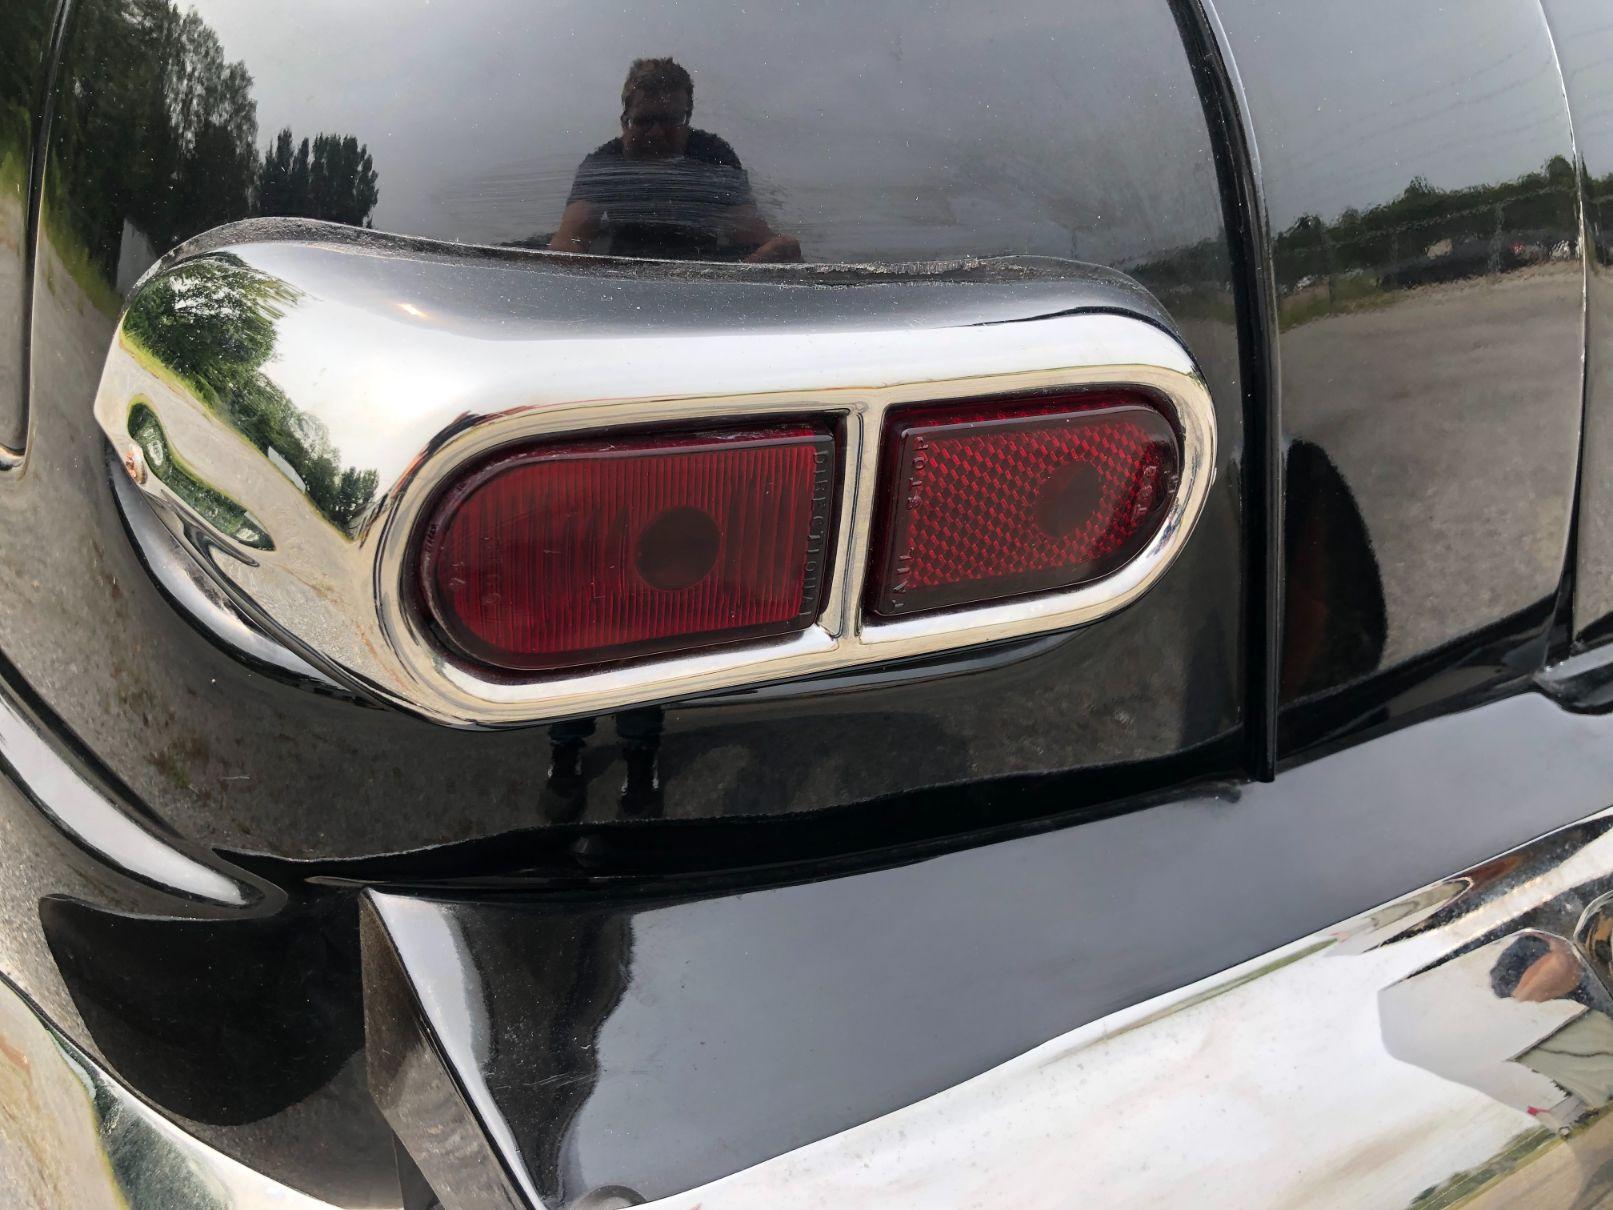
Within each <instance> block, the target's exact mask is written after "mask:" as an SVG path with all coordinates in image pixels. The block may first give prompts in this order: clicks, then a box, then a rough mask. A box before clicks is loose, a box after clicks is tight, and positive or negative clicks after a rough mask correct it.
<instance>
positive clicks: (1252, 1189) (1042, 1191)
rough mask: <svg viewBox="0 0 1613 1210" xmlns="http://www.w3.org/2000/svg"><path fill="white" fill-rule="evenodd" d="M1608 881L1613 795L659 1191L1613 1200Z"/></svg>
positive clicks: (864, 1202)
mask: <svg viewBox="0 0 1613 1210" xmlns="http://www.w3.org/2000/svg"><path fill="white" fill-rule="evenodd" d="M1610 904H1613V811H1609V812H1603V813H1601V814H1598V815H1596V816H1593V817H1592V818H1590V819H1588V820H1585V821H1583V822H1581V823H1578V824H1574V825H1571V826H1570V827H1567V828H1564V829H1562V830H1560V831H1558V832H1554V833H1551V834H1549V835H1547V836H1545V837H1543V838H1541V839H1540V840H1537V841H1534V842H1532V843H1531V844H1528V845H1525V846H1523V847H1522V848H1519V849H1516V850H1514V851H1512V852H1510V853H1506V854H1503V855H1501V856H1499V857H1497V858H1494V859H1493V860H1491V861H1488V862H1485V863H1483V864H1482V865H1479V866H1476V867H1474V868H1473V869H1471V870H1468V871H1465V872H1463V873H1462V874H1459V875H1455V876H1453V877H1451V878H1449V879H1446V880H1444V881H1442V882H1439V883H1435V884H1432V885H1430V886H1427V887H1424V888H1422V889H1420V890H1418V891H1415V892H1413V893H1412V894H1409V895H1407V896H1405V897H1404V898H1402V899H1400V900H1398V901H1396V902H1394V903H1390V904H1387V905H1385V906H1383V907H1381V908H1378V909H1375V910H1373V911H1370V912H1366V913H1363V914H1362V915H1360V916H1358V917H1356V918H1354V919H1352V920H1349V921H1346V922H1344V923H1343V924H1340V925H1339V926H1337V927H1336V928H1333V929H1329V930H1326V931H1323V932H1320V933H1317V934H1314V935H1312V936H1309V937H1304V938H1301V939H1299V940H1297V941H1294V942H1293V943H1292V944H1289V945H1286V946H1284V947H1282V948H1281V949H1279V950H1276V951H1274V952H1272V953H1270V954H1266V955H1264V956H1262V957H1260V958H1256V959H1254V960H1252V961H1250V962H1246V963H1244V964H1242V965H1240V966H1237V967H1234V968H1232V969H1231V970H1228V971H1225V972H1223V973H1222V974H1220V975H1217V976H1215V977H1213V978H1210V979H1206V980H1203V981H1202V982H1200V983H1197V984H1193V985H1191V986H1188V987H1184V988H1181V989H1179V990H1177V991H1175V992H1171V993H1169V994H1167V995H1164V996H1160V997H1157V998H1156V999H1154V1000H1151V1001H1146V1002H1144V1003H1142V1004H1138V1005H1136V1006H1134V1007H1132V1008H1128V1009H1125V1010H1123V1011H1121V1012H1118V1013H1114V1014H1112V1015H1111V1016H1109V1017H1106V1018H1103V1019H1100V1020H1098V1021H1094V1022H1092V1023H1091V1024H1089V1025H1086V1026H1083V1027H1082V1028H1080V1029H1077V1030H1075V1031H1074V1032H1072V1033H1069V1034H1067V1035H1065V1036H1063V1037H1061V1038H1056V1039H1054V1040H1052V1041H1050V1042H1048V1043H1046V1044H1045V1045H1043V1046H1041V1047H1038V1048H1037V1049H1035V1050H1033V1051H1030V1052H1029V1053H1027V1054H1025V1055H1022V1056H1020V1057H1019V1058H1017V1059H1013V1060H1011V1061H1010V1062H1008V1063H1005V1064H1003V1065H1002V1066H1001V1067H998V1068H995V1069H994V1070H992V1071H989V1072H986V1073H985V1074H983V1075H981V1076H979V1077H977V1078H976V1079H973V1080H970V1081H968V1082H966V1083H963V1084H960V1085H957V1086H955V1087H953V1088H951V1089H948V1090H947V1091H945V1092H942V1093H939V1094H937V1095H936V1096H933V1097H930V1098H928V1099H927V1100H924V1101H921V1102H919V1103H917V1104H915V1105H911V1106H908V1107H907V1108H904V1109H901V1110H898V1111H896V1112H895V1113H891V1114H888V1115H887V1116H885V1117H883V1118H879V1119H877V1120H875V1121H872V1122H869V1123H867V1124H865V1125H863V1126H859V1127H857V1128H855V1129H852V1130H849V1131H846V1132H844V1133H842V1134H839V1135H835V1136H833V1137H831V1138H828V1139H824V1140H822V1141H821V1142H818V1143H815V1144H812V1145H810V1146H807V1147H803V1148H800V1149H798V1150H796V1151H793V1152H790V1153H788V1154H786V1155H781V1156H779V1157H778V1158H776V1159H773V1160H769V1161H767V1162H766V1163H763V1164H759V1165H757V1166H755V1167H753V1168H750V1169H747V1170H745V1171H742V1172H739V1173H736V1174H734V1175H733V1176H730V1177H727V1178H724V1179H722V1180H718V1181H714V1182H712V1183H710V1184H708V1185H705V1186H703V1187H701V1188H699V1189H695V1190H691V1191H689V1192H687V1193H684V1194H679V1195H677V1196H673V1197H666V1198H663V1199H661V1200H659V1201H656V1202H653V1203H651V1205H654V1206H658V1207H665V1208H666V1210H695V1207H700V1208H701V1210H739V1208H740V1207H746V1208H748V1207H753V1206H768V1207H770V1208H771V1210H796V1208H802V1210H804V1208H806V1207H818V1206H841V1207H874V1206H882V1205H889V1204H890V1202H891V1199H892V1192H893V1191H900V1199H901V1200H902V1201H903V1202H904V1204H907V1203H911V1204H914V1205H918V1204H922V1205H925V1206H930V1207H958V1208H960V1210H961V1208H963V1207H974V1206H981V1205H1008V1204H1013V1205H1026V1206H1053V1205H1060V1206H1062V1205H1093V1206H1132V1205H1137V1206H1143V1205H1148V1206H1154V1205H1169V1206H1177V1205H1182V1206H1196V1207H1211V1208H1215V1207H1227V1208H1228V1210H1230V1208H1232V1207H1238V1208H1240V1210H1241V1208H1244V1207H1258V1206H1272V1207H1278V1206H1294V1205H1302V1206H1336V1207H1346V1206H1352V1207H1353V1206H1416V1207H1418V1208H1419V1210H1439V1208H1441V1207H1448V1206H1454V1205H1457V1204H1463V1205H1468V1204H1472V1205H1484V1206H1502V1205H1528V1206H1591V1205H1603V1204H1606V1203H1607V1201H1608V1200H1609V1199H1613V1165H1610V1161H1613V1116H1610V1115H1607V1114H1605V1113H1604V1112H1603V1109H1604V1107H1605V1105H1606V1103H1607V1101H1608V1098H1609V1094H1610V1093H1613V998H1610V996H1609V990H1608V984H1607V982H1606V981H1607V980H1608V978H1609V977H1610V975H1613V970H1610V968H1609V965H1608V963H1609V955H1610V953H1613V942H1610V941H1609V938H1610V937H1613V907H1610V906H1609V905H1610ZM1470 1199H1476V1200H1470Z"/></svg>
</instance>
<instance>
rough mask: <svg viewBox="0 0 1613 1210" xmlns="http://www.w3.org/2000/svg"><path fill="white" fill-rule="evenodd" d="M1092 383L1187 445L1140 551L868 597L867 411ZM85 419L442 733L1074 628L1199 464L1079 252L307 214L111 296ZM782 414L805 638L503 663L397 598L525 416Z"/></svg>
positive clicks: (1203, 427) (137, 471)
mask: <svg viewBox="0 0 1613 1210" xmlns="http://www.w3.org/2000/svg"><path fill="white" fill-rule="evenodd" d="M231 358H233V359H231ZM1102 386H1124V387H1129V388H1140V389H1143V390H1145V391H1147V392H1149V393H1151V394H1152V395H1153V396H1154V397H1155V398H1157V399H1158V400H1159V401H1160V402H1161V403H1162V404H1163V405H1164V406H1165V408H1166V409H1167V411H1168V412H1169V413H1170V414H1171V416H1172V417H1173V420H1174V423H1175V425H1176V427H1177V429H1178V432H1179V435H1180V437H1181V441H1182V477H1181V487H1180V490H1179V491H1178V494H1177V496H1176V499H1175V501H1174V502H1173V505H1172V508H1171V510H1170V512H1169V513H1168V515H1167V517H1166V519H1165V522H1164V524H1163V525H1162V526H1161V528H1160V530H1159V532H1158V533H1157V534H1156V535H1155V536H1154V538H1153V539H1152V540H1151V542H1150V543H1149V544H1148V546H1147V547H1146V548H1145V550H1144V551H1143V552H1142V553H1141V555H1139V556H1138V557H1137V558H1136V559H1135V560H1134V561H1133V562H1132V563H1130V564H1129V565H1127V566H1126V567H1124V568H1122V569H1121V570H1120V571H1118V572H1116V573H1115V574H1114V575H1112V576H1109V577H1108V578H1106V579H1104V580H1101V581H1098V582H1095V583H1092V584H1088V585H1083V586H1080V587H1078V588H1075V589H1072V590H1069V591H1063V592H1054V593H1047V594H1043V595H1039V596H1034V597H1026V598H1022V599H1019V600H1013V601H1007V602H1002V603H997V604H991V605H985V606H977V607H972V608H966V609H956V610H951V611H946V612H941V613H934V614H928V615H925V616H921V617H913V618H903V619H899V620H889V621H886V620H878V621H875V620H873V619H870V618H867V617H865V615H864V613H863V611H862V609H861V607H860V602H861V598H862V590H863V581H864V576H865V571H866V562H867V557H868V556H867V545H868V539H869V534H870V530H871V527H872V524H873V514H874V503H875V498H876V486H877V485H876V475H877V469H878V467H877V463H878V450H879V441H878V435H879V431H880V427H881V425H882V423H883V421H884V417H885V414H886V412H887V410H888V409H890V408H892V407H895V406H898V405H901V404H905V403H913V402H933V401H944V400H949V399H964V398H973V397H979V396H985V395H999V394H1011V393H1017V392H1025V391H1040V390H1047V389H1053V388H1083V387H1102ZM95 408H96V416H97V419H98V420H99V422H100V424H101V426H102V428H103V430H104V431H105V432H106V434H107V436H108V437H109V438H110V439H111V440H112V442H113V443H114V446H115V448H116V449H117V451H118V452H119V454H120V457H121V458H122V459H123V461H124V463H125V466H126V467H127V468H128V470H129V474H130V477H131V479H132V480H133V481H134V482H135V483H136V484H137V485H138V486H139V488H140V489H141V491H143V492H145V493H146V494H147V495H149V496H151V497H153V498H154V499H155V500H157V501H159V502H160V503H161V504H162V505H163V506H164V507H165V508H167V509H170V510H172V511H173V512H174V513H175V514H177V515H178V516H180V517H181V518H183V520H184V522H185V524H184V526H183V531H184V533H185V534H186V535H189V536H190V544H191V548H192V551H193V553H194V554H195V555H196V556H197V557H198V559H200V560H201V561H202V563H203V564H204V565H205V566H206V567H207V568H208V570H209V571H210V572H211V574H212V575H213V576H214V577H215V578H216V579H217V580H218V582H219V584H220V586H221V587H222V588H223V589H224V591H225V592H226V593H228V594H229V596H230V597H231V599H232V601H234V602H235V603H236V605H237V606H238V607H239V608H240V609H241V610H242V612H243V613H245V614H246V616H248V617H249V618H251V619H252V620H253V621H254V622H256V623H258V624H259V625H260V626H261V627H262V628H263V629H265V630H267V631H268V632H269V633H271V634H273V635H275V636H276V637H277V638H279V639H280V640H282V641H284V642H285V643H286V644H287V645H288V646H290V647H291V648H292V649H293V650H294V651H295V652H297V653H298V655H300V656H301V657H302V658H304V659H306V660H307V661H308V663H310V664H312V665H314V666H315V667H317V668H318V669H320V670H321V671H322V672H324V673H326V674H327V675H329V676H330V677H332V678H333V679H335V680H336V681H338V682H339V683H341V684H343V685H345V686H348V687H350V688H352V689H355V690H358V691H360V692H363V693H366V694H368V695H371V696H373V697H376V698H380V699H382V700H385V701H388V702H391V703H392V704H394V705H397V706H400V707H403V708H406V709H411V710H413V711H415V712H417V713H420V714H422V715H425V716H427V717H429V718H432V719H435V720H437V721H439V722H442V723H446V724H450V725H457V726H509V725H516V724H522V723H531V722H541V721H546V720H552V719H555V718H560V717H566V716H575V715H583V714H594V713H600V712H603V711H608V710H613V709H619V708H622V707H624V706H628V705H632V704H642V703H648V702H655V701H666V700H670V699H674V698H682V697H688V696H691V695H695V694H700V693H705V692H709V691H714V690H722V689H729V688H734V687H739V686H752V685H758V684H764V683H771V682H778V681H783V680H788V679H792V678H798V677H805V676H813V675H817V674H822V673H827V672H832V671H835V670H839V669H845V668H852V667H857V666H866V665H873V664H884V663H889V662H891V661H896V660H903V659H907V658H910V657H916V656H926V655H932V654H934V653H937V652H944V651H948V650H952V649H957V648H962V647H968V646H975V645H979V644H985V643H993V642H997V641H1000V640H1005V639H1012V638H1018V637H1022V636H1026V635H1032V634H1038V633H1043V632H1049V631H1056V630H1062V629H1066V628H1069V627H1072V626H1078V625H1081V624H1084V623H1087V622H1090V621H1093V620H1094V619H1096V618H1099V617H1102V616H1104V615H1105V614H1108V613H1112V612H1113V611H1115V610H1117V609H1120V608H1122V607H1124V606H1125V605H1127V604H1129V603H1130V602H1132V601H1134V600H1135V599H1136V598H1137V597H1138V596H1140V595H1141V594H1142V593H1144V592H1146V591H1147V590H1148V588H1149V587H1150V586H1151V585H1153V584H1154V583H1155V582H1156V581H1157V580H1158V579H1159V577H1160V576H1161V575H1163V574H1164V572H1165V570H1166V568H1167V567H1169V566H1170V564H1171V562H1172V560H1173V559H1174V558H1175V557H1176V555H1177V554H1178V552H1179V551H1180V550H1181V548H1182V545H1183V543H1184V542H1185V541H1186V540H1187V537H1188V535H1189V533H1190V532H1191V530H1192V528H1193V525H1194V522H1195V521H1196V520H1197V518H1198V516H1199V514H1200V512H1201V511H1202V509H1203V507H1204V502H1205V499H1206V496H1207V494H1208V491H1209V488H1210V484H1211V481H1212V478H1213V475H1214V468H1215V456H1216V426H1215V418H1214V410H1213V407H1212V404H1211V400H1210V397H1209V393H1208V391H1207V389H1206V387H1205V385H1204V382H1203V379H1202V378H1201V377H1200V375H1199V373H1198V371H1197V369H1196V367H1195V366H1194V363H1193V360H1192V358H1191V357H1190V355H1189V354H1188V353H1187V351H1186V350H1185V349H1184V348H1183V346H1182V344H1181V342H1180V341H1178V340H1177V339H1176V338H1175V337H1174V336H1173V335H1171V333H1170V331H1169V324H1168V321H1167V320H1166V319H1165V317H1164V316H1163V314H1162V313H1161V312H1160V311H1159V309H1158V306H1157V304H1155V303H1154V302H1153V300H1152V299H1151V298H1150V297H1149V296H1148V295H1147V294H1146V293H1145V292H1143V291H1142V290H1141V289H1140V287H1137V286H1136V285H1135V284H1134V283H1132V282H1130V281H1129V279H1125V278H1123V277H1121V276H1120V275H1118V274H1114V273H1110V272H1107V271H1104V270H1100V269H1095V268H1094V267H1092V266H1087V265H1080V264H1075V263H1073V262H1064V261H1010V262H983V263H976V264H960V265H945V266H918V267H913V268H911V269H897V270H892V269H890V268H888V267H886V268H881V269H872V268H865V269H857V268H831V269H813V268H802V267H774V266H769V267H763V266H734V267H713V266H699V267H691V266H683V265H673V264H668V263H656V262H632V263H631V265H628V264H626V263H624V262H612V261H608V260H603V259H601V258H593V257H560V256H553V255H547V254H538V253H527V252H517V253H502V252H497V251H489V250H486V249H466V248H461V247H455V246H451V245H441V244H428V243H422V242H419V241H407V240H401V239H395V238H392V237H384V236H378V235H375V234H374V233H371V232H362V233H354V232H351V231H348V230H346V229H343V228H335V227H331V226H329V225H326V224H318V223H295V224H287V223H265V222H255V223H245V224H239V225H237V226H236V227H233V228H225V229H221V230H220V231H219V232H217V233H215V234H214V235H213V236H212V237H210V238H208V239H207V240H205V241H203V242H199V243H195V244H192V245H189V246H187V247H186V248H183V249H181V250H179V252H177V253H176V254H174V256H173V257H171V258H170V259H169V260H167V261H165V262H164V263H163V264H161V265H159V266H158V267H157V269H156V270H155V271H154V272H153V273H152V274H150V275H148V277H147V278H146V279H145V280H144V281H143V282H142V283H141V285H140V286H139V288H138V289H137V290H136V291H135V292H134V294H133V295H132V296H131V298H130V302H129V306H128V307H127V308H126V310H125V312H124V315H123V318H122V320H121V322H120V325H119V330H118V335H117V338H116V340H115V341H114V343H113V347H112V351H111V353H110V354H109V356H108V360H107V365H106V367H105V370H104V372H103V375H102V379H101V385H100V389H99V392H98V394H97V398H96V404H95ZM782 415H817V416H822V417H826V418H829V419H831V420H832V421H834V422H836V423H837V425H838V428H839V433H840V450H841V458H842V460H843V465H844V469H843V472H842V476H841V479H840V483H839V488H838V491H839V499H838V502H837V503H838V508H837V520H836V524H835V530H834V533H833V535H832V541H831V550H832V552H833V558H832V571H831V578H830V582H829V584H828V587H827V591H826V593H825V599H824V605H823V608H822V612H821V614H820V615H819V616H818V618H817V620H816V622H815V623H814V624H813V625H812V626H810V627H809V628H808V629H807V630H805V631H803V632H801V633H799V634H794V635H790V636H787V637H784V638H780V639H772V640H764V641H756V642H750V643H739V644H733V645H729V646H723V647H716V648H711V649H707V650H703V651H700V652H697V653H692V654H683V655H677V656H672V657H663V658H656V659H648V660H643V661H638V662H633V663H622V664H615V665H610V666H606V667H601V668H598V669H593V670H583V671H578V672H568V673H564V674H551V675H547V676H532V677H527V678H523V679H514V678H510V677H508V676H495V675H491V674H488V673H486V672H485V671H483V670H480V669H476V668H473V667H470V666H467V665H466V664H464V663H462V662H461V661H459V660H458V659H457V658H455V657H453V656H451V655H450V654H449V653H448V652H447V651H446V650H445V649H444V648H443V647H442V646H441V645H440V643H439V642H438V641H437V640H436V639H435V637H434V636H433V634H432V633H431V630H430V628H429V626H428V625H427V624H426V623H425V621H424V620H423V619H422V618H421V617H420V616H419V614H418V612H417V609H416V606H415V604H414V601H413V594H412V593H411V592H410V591H409V589H408V587H407V584H408V578H409V568H410V560H411V544H412V541H413V536H414V533H415V530H416V526H417V525H418V523H419V522H420V520H421V517H422V514H423V511H424V510H425V509H426V507H427V505H428V503H429V502H430V501H431V500H432V498H433V495H434V493H435V491H436V490H437V489H438V487H439V486H440V485H442V484H443V483H444V482H446V481H448V480H449V479H451V478H452V477H453V476H454V475H455V473H456V472H457V471H459V470H460V469H461V468H462V467H464V466H465V465H466V464H467V463H468V462H469V461H471V460H474V459H476V458H478V457H480V456H482V455H484V454H486V453H487V452H488V451H489V450H492V449H494V448H496V447H499V446H503V445H505V444H507V443H511V442H517V441H523V440H531V439H533V438H539V437H549V436H560V435H565V434H576V433H580V432H586V431H590V430H598V429H602V428H622V427H632V426H642V425H688V424H700V423H709V422H720V421H732V420H737V419H751V418H756V417H766V416H782ZM131 419H134V420H135V421H137V422H138V425H139V426H141V427H142V429H143V431H157V429H156V426H157V425H160V431H161V433H162V436H163V445H162V448H163V449H164V451H165V452H166V451H171V457H172V458H173V459H174V461H175V463H176V464H177V465H178V467H179V470H180V471H182V474H175V473H165V474H162V475H159V474H156V473H148V468H147V466H146V465H145V462H144V459H145V452H144V447H143V446H142V444H141V442H140V441H139V440H137V435H136V434H135V433H133V432H131ZM145 444H146V445H150V444H151V443H150V441H149V440H148V441H147V442H146V443H145ZM175 483H179V484H181V485H182V486H183V488H184V490H183V491H180V490H176V489H175V487H174V486H173V485H174V484H175ZM243 534H246V535H248V536H251V537H252V538H253V540H252V541H251V542H245V541H244V540H243V538H242V535H243Z"/></svg>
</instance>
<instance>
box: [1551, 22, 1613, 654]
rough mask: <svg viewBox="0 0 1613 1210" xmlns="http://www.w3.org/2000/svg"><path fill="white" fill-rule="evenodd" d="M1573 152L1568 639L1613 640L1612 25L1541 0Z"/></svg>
mask: <svg viewBox="0 0 1613 1210" xmlns="http://www.w3.org/2000/svg"><path fill="white" fill-rule="evenodd" d="M1543 7H1544V8H1545V11H1546V17H1547V19H1548V20H1549V21H1550V23H1551V30H1552V34H1553V36H1554V39H1555V44H1556V47H1557V58H1558V61H1559V62H1560V63H1561V65H1562V71H1563V85H1564V89H1565V90H1566V92H1567V94H1568V106H1569V112H1570V113H1571V114H1572V115H1573V119H1574V147H1575V150H1576V151H1577V152H1578V154H1579V173H1578V177H1579V188H1580V208H1581V211H1582V213H1583V215H1584V236H1583V239H1584V248H1585V274H1586V276H1585V336H1586V340H1585V440H1584V449H1583V451H1582V453H1581V472H1580V481H1579V513H1578V530H1577V534H1576V545H1575V553H1574V602H1573V608H1574V615H1573V629H1574V636H1575V638H1576V639H1577V640H1579V641H1580V642H1582V643H1596V642H1600V641H1602V640H1604V639H1606V638H1607V636H1608V635H1609V634H1610V633H1613V520H1610V518H1613V507H1610V506H1613V495H1610V494H1613V361H1610V357H1613V109H1609V107H1608V104H1607V87H1608V85H1607V80H1608V76H1609V73H1613V25H1610V24H1609V22H1608V19H1607V9H1606V8H1605V7H1604V6H1603V5H1601V4H1599V3H1597V2H1596V0H1543Z"/></svg>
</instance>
